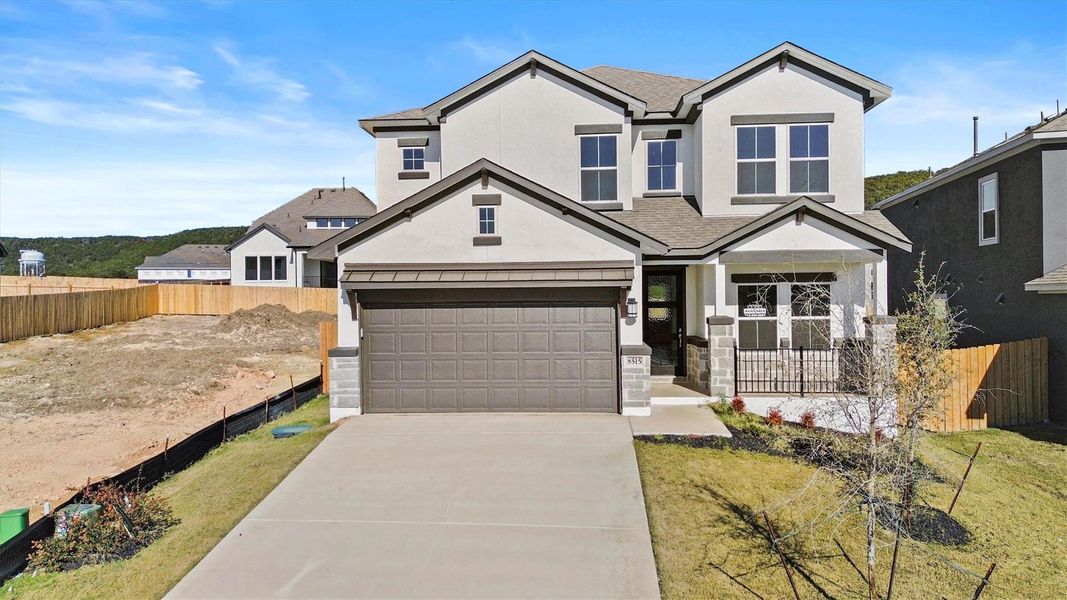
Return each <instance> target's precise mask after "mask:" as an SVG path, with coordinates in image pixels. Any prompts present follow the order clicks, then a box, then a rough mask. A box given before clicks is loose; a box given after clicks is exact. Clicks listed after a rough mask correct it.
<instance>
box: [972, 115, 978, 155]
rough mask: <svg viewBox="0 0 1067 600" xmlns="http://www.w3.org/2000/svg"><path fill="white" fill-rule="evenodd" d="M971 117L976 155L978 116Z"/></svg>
mask: <svg viewBox="0 0 1067 600" xmlns="http://www.w3.org/2000/svg"><path fill="white" fill-rule="evenodd" d="M971 118H972V119H974V155H975V156H978V116H977V115H975V116H973V117H971Z"/></svg>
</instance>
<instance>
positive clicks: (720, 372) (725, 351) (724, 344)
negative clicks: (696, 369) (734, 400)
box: [707, 316, 735, 398]
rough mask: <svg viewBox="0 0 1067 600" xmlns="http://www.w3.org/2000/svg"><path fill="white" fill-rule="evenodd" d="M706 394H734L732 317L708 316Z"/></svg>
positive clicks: (727, 396)
mask: <svg viewBox="0 0 1067 600" xmlns="http://www.w3.org/2000/svg"><path fill="white" fill-rule="evenodd" d="M707 321H708V394H710V395H712V396H718V395H722V396H725V397H726V398H731V397H733V395H734V340H735V338H734V318H733V317H728V316H715V317H708V319H707Z"/></svg>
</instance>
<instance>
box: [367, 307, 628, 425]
mask: <svg viewBox="0 0 1067 600" xmlns="http://www.w3.org/2000/svg"><path fill="white" fill-rule="evenodd" d="M362 315H363V328H364V338H363V349H362V353H363V356H364V362H363V368H364V373H365V375H364V392H365V394H364V400H365V403H366V404H365V406H366V411H367V412H371V413H383V412H384V413H389V412H485V411H526V412H546V411H551V412H616V411H617V397H618V390H617V387H618V386H617V376H616V372H617V365H618V359H617V358H616V347H617V346H616V341H615V336H616V323H617V320H616V313H615V308H614V307H613V306H544V305H499V304H498V305H484V306H463V307H437V306H435V307H419V308H411V307H403V308H368V309H366V310H364V311H363V313H362Z"/></svg>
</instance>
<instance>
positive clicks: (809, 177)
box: [789, 125, 830, 194]
mask: <svg viewBox="0 0 1067 600" xmlns="http://www.w3.org/2000/svg"><path fill="white" fill-rule="evenodd" d="M829 191H830V128H829V126H827V125H790V126H789V193H791V194H808V193H819V194H825V193H828V192H829Z"/></svg>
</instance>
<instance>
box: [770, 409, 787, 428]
mask: <svg viewBox="0 0 1067 600" xmlns="http://www.w3.org/2000/svg"><path fill="white" fill-rule="evenodd" d="M784 422H785V419H783V418H782V411H780V410H778V409H777V408H772V409H770V410H769V411H767V424H768V425H770V426H771V427H781V426H782V423H784Z"/></svg>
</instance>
